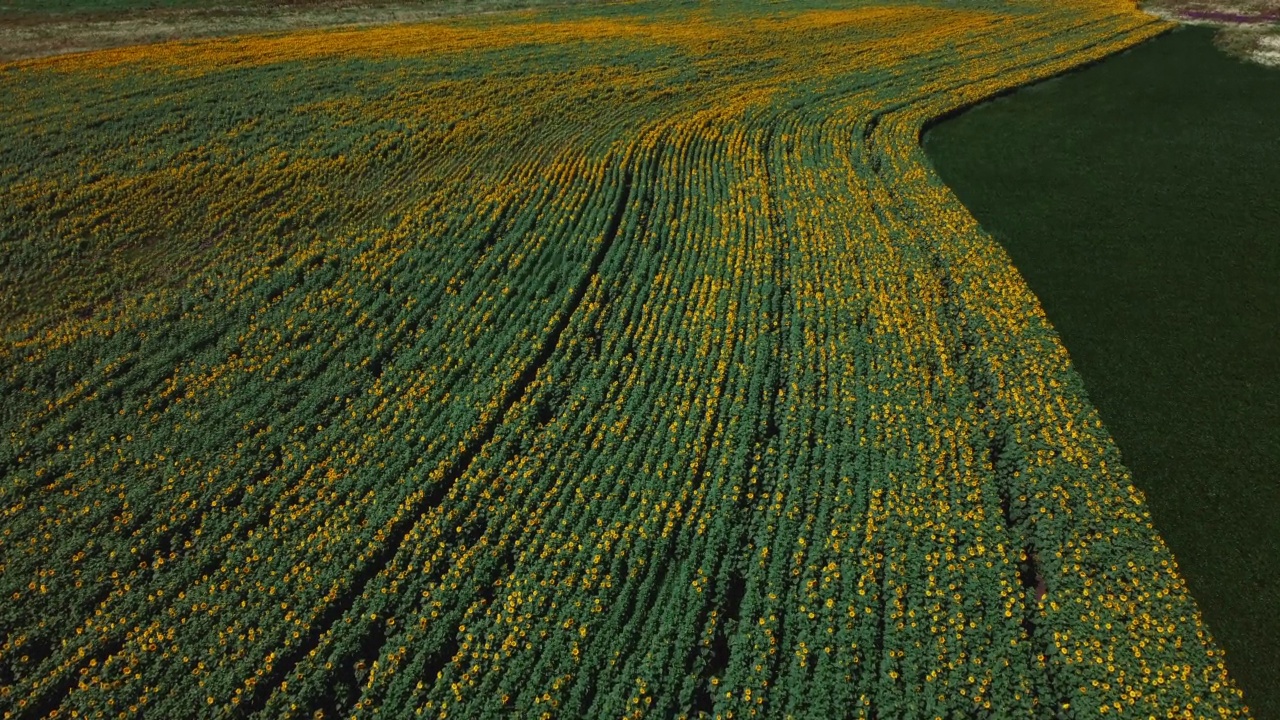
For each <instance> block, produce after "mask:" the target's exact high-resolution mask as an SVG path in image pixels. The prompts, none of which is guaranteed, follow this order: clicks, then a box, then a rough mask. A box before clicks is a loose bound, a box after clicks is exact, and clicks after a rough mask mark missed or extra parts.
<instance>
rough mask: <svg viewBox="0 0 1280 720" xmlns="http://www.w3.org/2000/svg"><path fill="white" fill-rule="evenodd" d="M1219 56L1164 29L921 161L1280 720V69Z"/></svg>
mask: <svg viewBox="0 0 1280 720" xmlns="http://www.w3.org/2000/svg"><path fill="white" fill-rule="evenodd" d="M1213 45H1214V42H1213V39H1212V31H1210V30H1209V29H1208V28H1188V29H1186V30H1179V31H1177V32H1173V33H1169V34H1167V35H1164V36H1161V37H1160V38H1159V39H1157V40H1154V41H1152V42H1150V43H1146V44H1143V45H1142V46H1140V47H1138V48H1134V49H1133V50H1130V51H1128V52H1127V53H1126V54H1124V55H1122V56H1119V57H1115V58H1112V59H1109V60H1107V61H1106V62H1105V63H1102V64H1100V65H1097V66H1095V67H1091V68H1089V69H1087V70H1083V71H1081V72H1080V73H1078V74H1073V75H1071V76H1069V77H1063V78H1057V79H1054V80H1050V81H1047V82H1045V83H1043V84H1041V85H1036V86H1032V87H1029V88H1026V89H1024V90H1019V91H1018V92H1017V93H1015V94H1013V95H1012V96H1009V97H1007V98H1002V99H1000V100H997V101H994V102H992V103H990V104H987V105H983V106H982V107H980V108H977V109H974V110H973V111H971V112H969V113H966V114H965V115H963V116H961V117H959V118H956V119H954V120H950V121H948V122H946V123H944V124H942V125H939V126H938V127H936V128H934V129H932V130H930V131H929V133H928V134H927V135H926V136H925V143H924V147H925V150H926V151H927V152H928V153H929V158H930V160H931V161H932V162H933V164H934V165H935V166H936V167H937V169H938V172H939V174H940V175H941V176H942V178H943V180H945V181H946V182H947V184H948V185H949V186H951V187H953V188H954V189H955V191H956V194H957V195H958V196H959V197H960V199H961V200H963V201H964V203H965V205H966V206H967V207H968V208H970V210H971V211H972V212H973V214H974V216H975V217H976V218H977V219H978V220H979V221H981V223H982V226H983V227H984V228H987V229H989V230H991V231H992V232H993V234H994V236H995V237H996V238H997V239H998V240H999V241H1000V242H1001V244H1002V245H1003V246H1004V247H1006V248H1007V249H1008V251H1009V254H1010V256H1011V257H1012V259H1013V261H1014V265H1015V266H1016V267H1017V268H1018V270H1019V271H1020V272H1021V273H1022V275H1023V276H1024V277H1026V279H1027V282H1028V284H1029V285H1030V286H1031V289H1032V290H1033V291H1035V293H1036V295H1037V297H1039V298H1040V300H1041V302H1042V303H1043V305H1044V308H1045V312H1046V313H1047V315H1048V317H1049V320H1050V321H1051V322H1052V323H1053V325H1054V327H1055V328H1056V329H1057V330H1058V331H1059V333H1060V334H1061V337H1062V341H1063V344H1064V345H1066V347H1067V349H1068V350H1069V351H1070V353H1071V358H1072V361H1073V363H1074V364H1075V366H1076V368H1077V369H1078V370H1079V372H1080V374H1081V375H1082V376H1083V378H1084V383H1085V387H1086V389H1087V390H1088V392H1089V397H1090V399H1091V400H1093V402H1094V403H1095V405H1096V406H1097V408H1098V411H1099V413H1100V414H1101V416H1102V419H1103V422H1104V423H1105V424H1106V426H1107V428H1108V429H1109V430H1110V431H1111V433H1112V434H1113V435H1114V436H1115V439H1116V443H1117V444H1118V445H1119V447H1120V450H1121V452H1122V455H1123V458H1124V461H1125V465H1126V466H1128V467H1129V468H1131V469H1132V470H1133V474H1134V478H1135V484H1136V485H1137V486H1138V487H1139V488H1140V489H1142V490H1144V491H1145V492H1146V493H1147V497H1148V499H1149V500H1150V505H1151V512H1152V515H1153V516H1154V518H1155V525H1156V527H1157V528H1158V529H1159V530H1160V533H1161V535H1162V536H1163V537H1164V538H1165V540H1166V541H1168V543H1169V545H1170V547H1171V548H1172V549H1173V551H1174V553H1175V554H1176V555H1177V557H1178V560H1179V565H1180V567H1181V569H1182V571H1183V575H1184V577H1185V578H1186V580H1187V583H1188V585H1189V586H1190V588H1191V591H1192V594H1193V595H1194V596H1195V598H1196V600H1197V601H1198V602H1199V605H1200V607H1201V609H1202V610H1203V612H1204V616H1205V618H1206V619H1207V620H1208V621H1209V624H1210V627H1212V628H1213V630H1214V635H1215V637H1217V638H1218V640H1219V641H1221V643H1222V644H1223V645H1224V646H1225V647H1226V650H1227V667H1228V669H1229V671H1230V672H1231V674H1232V676H1233V677H1234V678H1235V679H1236V681H1237V682H1239V684H1240V686H1241V688H1242V689H1243V690H1244V692H1245V697H1246V698H1248V700H1249V706H1250V707H1251V708H1252V709H1253V710H1254V711H1255V712H1256V713H1257V715H1258V717H1280V684H1277V683H1276V682H1275V680H1276V678H1280V618H1277V617H1276V616H1275V613H1274V612H1273V611H1272V610H1271V607H1270V605H1271V603H1269V602H1268V600H1267V599H1268V598H1274V597H1275V596H1276V594H1277V592H1280V585H1278V584H1277V578H1280V533H1277V532H1276V529H1277V523H1276V520H1275V518H1276V516H1277V513H1280V492H1277V487H1276V485H1275V483H1274V482H1273V481H1272V479H1273V478H1274V477H1275V468H1277V467H1280V286H1278V285H1277V283H1276V279H1277V277H1280V246H1277V244H1276V243H1275V234H1276V233H1275V228H1276V227H1277V226H1280V203H1277V202H1276V200H1275V198H1276V192H1275V189H1276V187H1280V69H1266V68H1263V67H1259V66H1257V65H1254V64H1252V63H1244V62H1238V61H1235V60H1233V59H1232V58H1231V57H1229V56H1227V55H1225V54H1223V53H1222V52H1220V51H1218V50H1217V49H1215V48H1214V46H1213ZM995 138H999V140H998V141H995V140H994V139H995Z"/></svg>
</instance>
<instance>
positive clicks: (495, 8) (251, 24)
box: [0, 0, 617, 63]
mask: <svg viewBox="0 0 1280 720" xmlns="http://www.w3.org/2000/svg"><path fill="white" fill-rule="evenodd" d="M581 1H582V0H418V1H416V2H415V1H414V0H393V1H391V2H378V1H377V0H375V1H374V2H351V1H350V0H317V1H315V2H302V3H300V2H282V3H279V4H271V5H266V6H263V5H248V4H219V5H214V6H207V7H159V8H155V7H151V8H132V9H130V8H124V9H119V10H111V11H50V12H41V11H32V10H5V9H3V8H0V63H8V62H13V61H17V60H30V59H35V58H42V57H50V56H54V55H67V54H73V53H82V52H92V51H95V50H106V49H110V48H118V47H128V46H133V45H147V44H152V43H161V42H171V41H179V40H193V39H200V38H213V37H228V36H234V35H255V34H269V33H279V32H288V31H291V30H316V29H326V28H352V27H373V26H378V25H393V24H403V23H416V22H428V21H431V20H439V19H442V18H448V17H455V16H461V15H482V14H491V13H501V12H515V11H520V10H534V9H542V8H556V7H563V6H567V5H573V4H576V3H578V2H581ZM613 1H614V2H616V1H617V0H613Z"/></svg>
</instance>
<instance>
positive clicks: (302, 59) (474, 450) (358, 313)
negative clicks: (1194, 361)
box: [0, 0, 1248, 719]
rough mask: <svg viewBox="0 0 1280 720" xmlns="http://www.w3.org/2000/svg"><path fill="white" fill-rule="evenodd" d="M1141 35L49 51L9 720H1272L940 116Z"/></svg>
mask: <svg viewBox="0 0 1280 720" xmlns="http://www.w3.org/2000/svg"><path fill="white" fill-rule="evenodd" d="M1166 29H1167V26H1166V25H1165V24H1164V23H1161V22H1158V21H1156V20H1155V19H1154V18H1152V17H1149V16H1146V15H1142V14H1140V13H1137V12H1135V11H1134V9H1133V7H1132V5H1130V4H1126V3H1115V2H1109V1H1108V0H1103V1H1100V2H1074V1H1073V2H1055V3H1037V2H1010V3H1007V4H1006V3H1000V2H967V3H948V4H946V5H945V6H942V5H915V4H905V3H888V4H880V5H873V4H841V5H834V6H832V5H821V6H820V5H806V6H800V5H787V6H772V7H756V6H754V5H745V4H744V5H733V4H722V5H712V6H699V7H693V6H688V5H676V4H670V5H668V4H647V3H638V4H622V5H606V6H598V7H587V6H573V7H563V8H558V9H555V10H544V11H539V12H523V13H517V14H505V15H493V16H485V17H471V18H455V19H450V20H448V21H442V22H437V23H431V24H422V25H401V26H393V27H386V28H379V29H369V30H335V31H323V32H321V31H308V32H297V33H291V34H286V35H275V36H263V37H239V38H230V39H217V40H203V41H198V42H181V43H169V44H163V45H154V46H147V47H137V48H125V49H118V50H108V51H102V52H97V53H90V54H83V55H72V56H67V57H64V58H53V59H43V60H33V61H26V62H20V63H14V64H10V65H7V66H4V67H0V95H2V96H3V97H5V98H7V99H8V100H9V102H6V103H4V104H3V107H5V108H6V109H5V110H4V111H2V112H0V128H2V129H3V132H2V133H0V251H2V252H3V254H4V257H6V258H7V261H6V263H5V264H4V265H3V267H0V273H3V291H4V294H3V296H0V316H2V318H3V320H2V322H3V325H0V332H2V333H3V335H4V343H3V345H2V346H0V359H2V362H0V368H2V369H3V375H0V391H2V392H3V397H4V398H5V403H4V407H3V409H0V425H2V427H3V434H4V437H5V440H6V443H5V444H3V445H0V477H2V478H3V479H2V481H0V528H2V529H0V597H4V598H5V599H6V602H5V603H4V604H3V605H0V632H3V636H0V709H3V713H4V716H5V717H6V718H10V717H12V718H24V719H25V718H41V717H51V716H55V715H56V716H57V717H116V716H119V717H133V716H140V715H145V716H148V717H161V718H165V717H187V716H190V715H191V714H192V713H193V709H194V712H195V713H198V714H199V715H201V716H207V717H261V718H282V717H330V718H331V717H340V716H357V717H371V716H374V715H382V716H384V717H404V716H410V715H413V714H418V715H422V716H428V717H459V718H472V717H498V716H504V715H515V716H521V717H551V718H556V717H569V718H573V717H592V718H594V717H644V716H649V717H655V718H665V717H676V716H685V717H697V716H699V715H706V716H719V717H730V716H732V717H747V716H769V717H782V716H795V717H823V718H825V717H841V716H850V717H866V718H877V717H878V718H889V717H939V716H941V717H968V716H989V717H1009V716H1023V717H1054V716H1075V715H1081V716H1083V715H1117V716H1122V717H1147V716H1149V715H1155V716H1159V717H1166V716H1194V717H1244V716H1247V715H1248V710H1247V709H1246V707H1245V704H1244V699H1243V698H1242V696H1241V695H1240V693H1239V691H1238V690H1237V689H1236V686H1235V685H1234V682H1233V681H1232V679H1231V678H1230V677H1228V675H1227V672H1226V668H1225V665H1224V658H1223V654H1222V651H1221V649H1220V648H1219V647H1218V645H1217V644H1216V643H1215V641H1214V640H1213V638H1212V636H1211V634H1210V633H1209V631H1208V629H1207V628H1206V627H1205V626H1204V624H1203V623H1202V621H1201V619H1200V613H1199V610H1198V608H1197V606H1196V604H1195V601H1194V600H1193V598H1192V597H1191V595H1190V594H1189V593H1188V590H1187V587H1186V585H1185V583H1184V582H1183V580H1182V578H1181V576H1180V574H1179V572H1178V568H1177V565H1176V563H1175V561H1174V559H1173V556H1172V554H1171V553H1170V552H1169V550H1168V548H1167V547H1166V546H1165V544H1164V542H1163V540H1162V539H1161V538H1160V536H1159V534H1158V533H1157V532H1156V530H1155V528H1154V527H1153V526H1152V523H1151V518H1150V515H1149V513H1148V511H1147V509H1146V501H1145V499H1144V497H1143V496H1142V494H1141V493H1140V492H1139V491H1138V490H1137V489H1135V488H1134V487H1133V484H1132V482H1131V479H1130V477H1129V474H1128V471H1127V470H1126V469H1125V468H1124V466H1123V465H1122V464H1121V462H1120V459H1119V453H1118V450H1117V449H1116V446H1115V445H1114V443H1113V442H1112V440H1111V438H1110V436H1109V434H1108V432H1107V430H1106V428H1105V427H1104V426H1103V425H1102V423H1101V421H1100V420H1099V417H1098V414H1097V412H1096V411H1095V410H1094V408H1093V407H1092V405H1091V404H1090V403H1089V401H1088V399H1087V397H1086V395H1085V392H1084V388H1083V386H1082V384H1081V380H1080V377H1079V376H1078V375H1077V374H1076V372H1075V370H1074V369H1073V368H1072V366H1071V364H1070V362H1069V361H1068V357H1067V355H1066V351H1065V350H1064V348H1063V347H1062V345H1061V343H1060V342H1059V340H1058V337H1057V335H1056V333H1055V331H1054V330H1053V329H1052V327H1051V326H1050V325H1049V323H1048V321H1047V319H1046V317H1045V314H1044V312H1043V310H1042V309H1041V307H1040V305H1039V302H1038V301H1037V299H1036V298H1035V296H1034V295H1032V293H1031V291H1030V290H1029V289H1028V287H1027V286H1026V284H1025V283H1024V281H1023V280H1022V278H1021V276H1020V275H1019V274H1018V272H1017V271H1016V270H1015V269H1014V267H1013V266H1012V264H1011V263H1010V260H1009V256H1008V255H1007V254H1006V253H1005V251H1004V250H1003V249H1002V248H1001V247H1000V246H999V245H998V244H997V243H996V242H995V241H994V240H993V239H992V238H991V237H990V236H988V235H987V234H985V233H984V232H983V231H982V230H981V229H980V228H979V227H978V225H977V223H976V221H975V220H974V219H973V218H972V216H971V215H970V214H969V213H968V211H966V210H965V208H964V207H963V206H962V205H961V204H960V203H959V201H958V200H957V199H956V198H955V196H954V195H952V193H951V192H950V191H949V190H948V189H947V188H946V186H944V185H943V184H942V182H941V181H940V180H939V179H938V178H937V177H936V176H935V175H933V173H932V172H931V171H930V170H929V165H928V163H927V161H926V160H925V158H924V155H923V152H922V151H921V149H920V147H919V144H918V138H919V133H920V130H921V128H922V127H923V126H924V124H925V123H927V122H929V121H930V120H931V119H933V118H936V117H938V116H941V115H943V114H945V113H947V112H949V111H952V110H954V109H956V108H959V107H962V106H965V105H967V104H970V103H973V102H976V101H977V100H979V99H982V98H985V97H989V96H991V95H993V94H996V93H999V92H1002V91H1005V90H1008V89H1010V88H1013V87H1017V86H1019V85H1022V84H1025V83H1028V82H1031V81H1033V80H1036V79H1040V78H1044V77H1048V76H1051V75H1054V74H1057V73H1060V72H1063V71H1065V70H1067V69H1070V68H1072V67H1075V66H1078V65H1080V64H1082V63H1086V62H1089V61H1092V60H1096V59H1100V58H1102V57H1106V56H1108V55H1110V54H1113V53H1115V52H1118V51H1120V50H1123V49H1125V48H1128V47H1131V46H1133V45H1135V44H1137V43H1140V42H1142V41H1144V40H1147V39H1149V38H1151V37H1153V36H1155V35H1157V34H1159V33H1161V32H1163V31H1165V30H1166Z"/></svg>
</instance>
